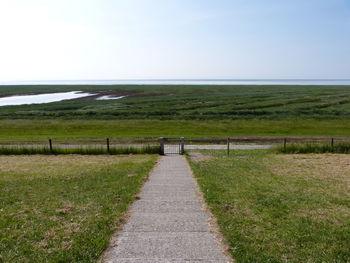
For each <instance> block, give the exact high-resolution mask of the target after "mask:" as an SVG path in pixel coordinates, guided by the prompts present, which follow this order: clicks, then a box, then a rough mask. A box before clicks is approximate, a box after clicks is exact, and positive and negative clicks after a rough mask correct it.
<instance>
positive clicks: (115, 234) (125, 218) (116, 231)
mask: <svg viewBox="0 0 350 263" xmlns="http://www.w3.org/2000/svg"><path fill="white" fill-rule="evenodd" d="M161 158H162V156H159V157H158V158H157V160H156V163H155V164H154V166H153V167H152V169H151V170H150V171H149V173H148V175H147V177H146V178H145V180H144V182H143V185H142V186H141V187H140V189H139V191H138V192H137V193H136V194H135V196H134V201H133V202H132V203H131V204H130V205H129V207H128V209H127V210H126V212H125V213H124V215H123V216H122V218H121V219H120V223H119V224H118V225H116V226H115V228H114V229H113V234H112V236H111V238H110V239H109V242H108V245H107V246H106V248H105V250H104V251H103V253H102V254H101V255H100V257H99V259H98V260H97V261H96V262H97V263H104V262H106V256H107V254H108V253H109V252H110V251H111V250H112V249H114V247H115V246H113V244H115V243H116V241H117V240H118V238H119V234H120V233H121V232H122V231H123V229H124V227H125V225H126V223H127V222H128V219H129V218H130V216H131V209H132V206H133V204H134V203H135V201H137V200H138V195H139V194H140V193H141V191H142V189H143V188H144V187H145V184H146V182H147V181H149V178H150V176H151V174H152V173H153V171H154V170H155V169H156V168H157V167H158V166H159V165H160V162H161ZM116 224H117V222H116Z"/></svg>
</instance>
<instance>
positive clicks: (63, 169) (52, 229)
mask: <svg viewBox="0 0 350 263" xmlns="http://www.w3.org/2000/svg"><path fill="white" fill-rule="evenodd" d="M156 158H157V157H156V156H151V155H148V156H145V155H138V156H79V155H74V156H42V155H37V156H0V189H1V191H0V229H1V231H0V262H96V260H97V259H98V258H99V256H100V255H101V253H102V252H103V251H104V249H105V248H106V246H107V244H108V241H109V238H110V237H111V235H112V233H113V231H114V230H115V229H116V227H117V226H118V225H120V223H121V222H122V218H123V215H124V213H125V211H126V209H127V207H128V205H129V204H130V203H131V202H132V201H133V200H134V196H135V194H136V193H137V192H138V191H139V189H140V187H141V185H142V184H143V182H144V180H145V178H146V177H147V175H148V173H149V171H150V169H151V168H152V167H153V165H154V163H155V161H156Z"/></svg>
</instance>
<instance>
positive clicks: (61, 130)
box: [0, 120, 350, 140]
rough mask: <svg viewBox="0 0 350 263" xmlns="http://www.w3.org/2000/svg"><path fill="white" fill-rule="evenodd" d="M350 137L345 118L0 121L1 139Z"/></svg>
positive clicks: (349, 122) (347, 122) (349, 128)
mask: <svg viewBox="0 0 350 263" xmlns="http://www.w3.org/2000/svg"><path fill="white" fill-rule="evenodd" d="M248 135H251V136H256V135H265V136H266V135H269V136H292V135H293V136H294V135H296V136H345V137H346V136H350V121H344V120H283V121H275V120H237V121H204V120H202V121H183V120H180V121H175V120H163V121H160V120H108V121H106V120H105V121H102V120H0V139H13V140H16V139H45V140H46V139H48V138H53V139H64V138H100V139H103V138H106V137H110V138H159V137H185V138H186V139H195V138H213V137H227V136H248Z"/></svg>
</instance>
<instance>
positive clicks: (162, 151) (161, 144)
mask: <svg viewBox="0 0 350 263" xmlns="http://www.w3.org/2000/svg"><path fill="white" fill-rule="evenodd" d="M159 144H160V154H161V155H164V138H163V137H160V138H159Z"/></svg>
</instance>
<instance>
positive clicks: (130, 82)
mask: <svg viewBox="0 0 350 263" xmlns="http://www.w3.org/2000/svg"><path fill="white" fill-rule="evenodd" d="M0 85H350V79H128V80H21V81H0Z"/></svg>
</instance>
